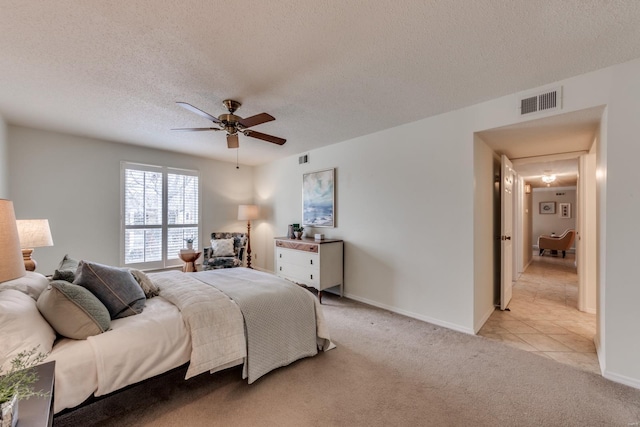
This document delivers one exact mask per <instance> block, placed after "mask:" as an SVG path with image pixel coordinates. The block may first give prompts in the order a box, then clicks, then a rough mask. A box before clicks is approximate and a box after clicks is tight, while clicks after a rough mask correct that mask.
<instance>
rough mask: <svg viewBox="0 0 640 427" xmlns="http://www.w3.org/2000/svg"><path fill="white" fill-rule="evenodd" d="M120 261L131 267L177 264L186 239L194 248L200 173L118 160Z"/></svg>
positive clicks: (197, 224) (196, 244)
mask: <svg viewBox="0 0 640 427" xmlns="http://www.w3.org/2000/svg"><path fill="white" fill-rule="evenodd" d="M120 169H121V183H122V187H121V188H122V190H121V200H122V201H121V204H122V208H121V209H122V210H121V212H122V215H121V229H122V235H121V241H122V244H121V254H120V264H121V265H124V266H127V267H135V268H163V267H170V266H174V265H180V264H181V262H180V260H179V258H178V252H179V251H180V249H181V248H183V247H184V246H185V245H184V241H185V240H186V239H187V238H191V239H193V245H194V247H195V248H197V247H198V236H199V235H200V222H199V221H200V215H199V213H200V203H199V200H200V198H199V194H200V188H199V185H198V183H199V179H198V172H197V171H191V170H183V169H172V168H167V167H161V166H150V165H141V164H135V163H128V162H122V164H121V167H120Z"/></svg>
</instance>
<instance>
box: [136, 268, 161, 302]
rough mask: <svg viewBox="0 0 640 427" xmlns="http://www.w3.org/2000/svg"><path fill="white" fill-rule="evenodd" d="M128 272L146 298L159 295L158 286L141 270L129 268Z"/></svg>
mask: <svg viewBox="0 0 640 427" xmlns="http://www.w3.org/2000/svg"><path fill="white" fill-rule="evenodd" d="M129 272H130V273H131V275H132V276H133V278H134V279H136V282H138V285H140V287H141V288H142V292H144V296H145V297H147V299H149V298H153V297H157V296H158V295H160V288H158V287H157V286H156V284H155V283H153V281H152V280H151V279H150V278H149V276H147V275H146V274H145V273H144V272H143V271H140V270H136V269H135V268H129Z"/></svg>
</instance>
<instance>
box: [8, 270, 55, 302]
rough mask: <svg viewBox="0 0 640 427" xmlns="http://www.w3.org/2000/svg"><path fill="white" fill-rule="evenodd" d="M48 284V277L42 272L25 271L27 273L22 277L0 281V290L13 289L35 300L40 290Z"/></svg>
mask: <svg viewBox="0 0 640 427" xmlns="http://www.w3.org/2000/svg"><path fill="white" fill-rule="evenodd" d="M48 285H49V279H47V278H46V277H44V276H43V275H42V274H40V273H36V272H35V271H27V274H25V275H24V276H22V277H18V278H17V279H13V280H7V281H6V282H2V283H0V291H4V290H5V289H15V290H18V291H20V292H22V293H23V294H27V295H29V296H30V297H31V298H33V299H34V300H37V299H38V297H39V296H40V294H41V293H42V291H44V290H45V289H47V286H48Z"/></svg>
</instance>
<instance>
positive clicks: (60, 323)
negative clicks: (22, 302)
mask: <svg viewBox="0 0 640 427" xmlns="http://www.w3.org/2000/svg"><path fill="white" fill-rule="evenodd" d="M36 305H37V307H38V310H40V313H41V314H42V316H43V317H44V318H45V319H47V321H48V322H49V324H50V325H51V326H52V327H53V329H55V331H56V332H57V333H58V334H60V335H62V336H65V337H67V338H73V339H76V340H84V339H86V338H87V337H90V336H93V335H98V334H101V333H102V332H105V331H106V330H108V329H109V326H110V325H111V316H109V311H108V310H107V308H106V307H105V306H104V304H102V303H101V302H100V300H99V299H98V298H96V296H95V295H93V294H92V293H91V292H89V291H88V290H87V289H85V288H83V287H82V286H78V285H74V284H72V283H69V282H65V281H63V280H55V281H52V282H51V283H50V284H49V286H48V287H47V289H45V290H44V291H43V292H42V294H41V295H40V297H39V298H38V302H37V304H36Z"/></svg>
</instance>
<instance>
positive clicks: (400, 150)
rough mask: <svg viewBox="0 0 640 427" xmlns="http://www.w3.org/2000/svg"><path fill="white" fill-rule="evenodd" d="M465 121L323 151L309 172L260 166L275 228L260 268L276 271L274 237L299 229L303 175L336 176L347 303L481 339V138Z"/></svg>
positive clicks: (436, 122)
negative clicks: (476, 326)
mask: <svg viewBox="0 0 640 427" xmlns="http://www.w3.org/2000/svg"><path fill="white" fill-rule="evenodd" d="M462 114H464V113H459V114H458V115H450V116H448V117H447V116H439V117H434V118H430V119H426V120H424V121H421V122H417V123H412V124H408V125H405V126H401V127H398V128H394V129H391V130H387V131H383V132H379V133H376V134H372V135H368V136H365V137H361V138H356V139H353V140H350V141H347V142H343V143H339V144H335V145H332V146H328V147H325V148H322V149H319V150H315V151H313V152H312V153H311V155H310V163H308V164H305V165H298V159H297V157H289V158H286V159H283V160H280V161H276V162H273V163H271V164H268V165H264V166H261V167H257V168H256V173H255V188H256V202H258V203H261V204H262V205H266V206H267V207H268V209H269V210H270V211H271V212H272V215H271V217H270V224H272V225H271V226H270V227H269V228H267V227H263V228H264V230H263V229H261V227H260V225H258V226H257V227H256V233H255V234H252V236H254V237H255V238H254V239H253V242H254V244H253V245H255V247H257V248H261V249H264V250H265V251H269V255H268V256H267V258H266V259H264V258H262V259H260V258H258V260H257V262H256V264H257V265H258V266H259V267H261V268H265V269H267V270H273V240H272V238H273V237H274V235H283V234H285V232H286V226H287V224H289V223H291V222H293V221H295V222H298V221H299V220H300V217H301V205H302V201H301V193H302V190H301V183H302V174H303V173H304V172H307V171H313V170H320V169H325V168H331V167H335V168H336V202H337V206H336V216H337V227H336V228H333V229H322V230H320V231H322V232H324V233H325V234H326V235H327V237H332V238H342V239H344V240H345V255H344V256H345V293H346V295H348V296H349V297H352V298H354V299H358V300H361V301H365V302H369V303H372V304H375V305H378V306H382V307H388V308H392V309H394V310H396V311H398V312H401V313H405V314H409V315H411V316H414V317H417V318H421V319H424V320H429V321H432V322H434V323H438V324H441V325H446V326H448V327H451V328H454V329H458V330H464V331H466V332H473V315H474V314H473V313H474V308H473V304H474V303H473V296H474V287H473V283H474V281H473V237H472V236H473V222H472V221H470V218H471V217H470V216H469V215H470V214H471V213H472V212H473V169H474V167H473V139H472V138H471V139H465V137H464V136H465V134H466V132H465V129H461V128H460V126H458V123H457V121H456V120H455V119H456V117H459V115H462ZM425 128H426V129H429V132H427V133H426V134H425V133H423V132H422V130H423V129H425ZM467 131H468V129H467ZM433 224H441V225H442V226H441V227H433ZM318 230H319V229H318ZM253 245H252V247H253ZM461 266H462V267H461Z"/></svg>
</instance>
